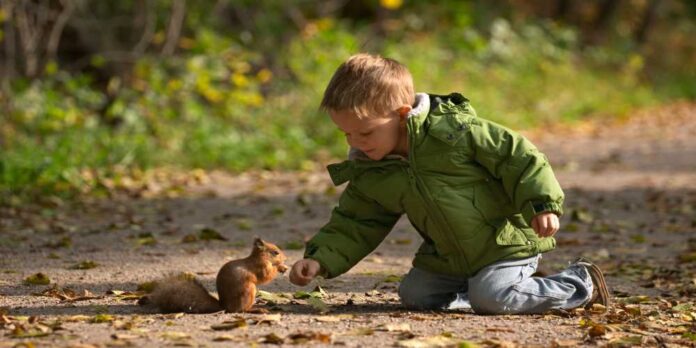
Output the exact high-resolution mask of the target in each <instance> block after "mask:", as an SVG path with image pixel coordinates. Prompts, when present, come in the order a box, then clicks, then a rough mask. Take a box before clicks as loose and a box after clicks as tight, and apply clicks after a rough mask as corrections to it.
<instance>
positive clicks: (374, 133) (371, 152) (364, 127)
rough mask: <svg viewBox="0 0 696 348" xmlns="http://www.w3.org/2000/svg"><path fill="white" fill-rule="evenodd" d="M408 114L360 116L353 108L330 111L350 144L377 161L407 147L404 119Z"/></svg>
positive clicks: (396, 112) (332, 118) (392, 113)
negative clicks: (351, 109) (360, 117)
mask: <svg viewBox="0 0 696 348" xmlns="http://www.w3.org/2000/svg"><path fill="white" fill-rule="evenodd" d="M406 113H407V112H406ZM406 113H404V114H403V115H402V114H401V113H400V112H398V111H393V112H391V113H389V114H387V115H383V116H378V117H369V118H363V119H359V118H358V117H357V116H356V115H355V113H353V112H352V111H330V112H329V114H330V115H331V120H333V122H334V123H335V124H336V126H338V128H339V129H340V130H341V131H342V132H343V133H345V135H346V141H348V145H350V146H351V147H352V148H355V149H358V150H360V151H362V152H364V153H365V154H366V155H367V157H369V158H370V159H373V160H375V161H379V160H381V159H382V158H384V156H386V155H388V154H391V153H395V152H396V153H399V152H403V151H404V150H406V149H405V146H404V145H405V137H406V132H405V129H406V123H405V122H403V121H404V120H405V117H406Z"/></svg>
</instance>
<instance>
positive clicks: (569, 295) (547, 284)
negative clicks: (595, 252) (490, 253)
mask: <svg viewBox="0 0 696 348" xmlns="http://www.w3.org/2000/svg"><path fill="white" fill-rule="evenodd" d="M539 259H541V255H537V256H533V257H530V258H526V259H518V260H506V261H499V262H496V263H493V264H491V265H489V266H486V267H484V268H483V269H481V270H480V271H479V272H478V273H476V275H474V276H473V277H471V278H463V277H453V276H448V275H443V274H437V273H431V272H427V271H424V270H422V269H418V268H412V269H411V271H410V272H408V274H407V275H406V277H404V279H403V280H402V282H401V285H400V286H399V297H401V302H402V303H403V304H404V306H406V307H407V308H409V309H416V310H426V309H465V308H471V309H473V310H474V312H476V313H478V314H532V313H543V312H546V311H548V310H551V309H570V308H576V307H580V306H582V305H584V304H585V303H587V302H588V301H589V300H590V297H591V296H592V279H591V278H590V275H589V273H588V272H587V270H586V269H585V267H583V266H580V265H575V264H571V265H570V266H569V267H568V268H566V269H565V270H563V271H562V272H560V273H558V274H554V275H551V276H547V277H543V278H542V277H532V274H533V273H534V272H536V269H537V266H538V264H539Z"/></svg>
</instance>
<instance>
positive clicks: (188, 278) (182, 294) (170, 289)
mask: <svg viewBox="0 0 696 348" xmlns="http://www.w3.org/2000/svg"><path fill="white" fill-rule="evenodd" d="M140 303H141V304H143V305H145V304H152V305H154V306H156V307H157V308H159V309H160V310H161V311H162V312H164V313H178V312H186V313H212V312H217V311H221V310H222V307H221V306H220V302H219V301H218V299H217V298H215V297H213V296H212V295H211V294H210V293H208V290H206V288H205V287H204V286H203V284H201V283H200V282H199V281H198V280H196V279H195V278H194V277H193V276H192V275H190V274H186V273H181V274H177V275H172V276H168V277H166V278H163V279H161V280H158V281H157V282H156V284H155V287H154V289H153V290H152V292H151V293H150V294H149V295H147V297H145V298H143V300H141V301H140Z"/></svg>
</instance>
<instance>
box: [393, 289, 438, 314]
mask: <svg viewBox="0 0 696 348" xmlns="http://www.w3.org/2000/svg"><path fill="white" fill-rule="evenodd" d="M445 297H446V296H442V295H439V294H433V293H428V292H427V291H423V290H422V289H421V288H420V287H419V286H417V285H415V284H414V285H411V286H409V284H403V283H402V284H401V286H400V287H399V298H400V299H401V304H402V305H403V306H404V307H406V308H407V309H412V310H428V309H442V308H443V306H445V305H446V304H447V303H448V302H447V299H446V298H445Z"/></svg>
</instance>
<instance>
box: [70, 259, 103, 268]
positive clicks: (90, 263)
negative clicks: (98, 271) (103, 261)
mask: <svg viewBox="0 0 696 348" xmlns="http://www.w3.org/2000/svg"><path fill="white" fill-rule="evenodd" d="M97 266H98V265H97V263H96V262H94V261H89V260H86V261H82V262H80V263H77V264H74V265H72V266H70V267H69V269H92V268H96V267H97Z"/></svg>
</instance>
